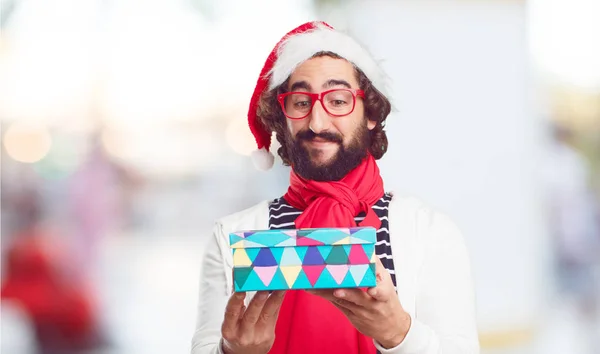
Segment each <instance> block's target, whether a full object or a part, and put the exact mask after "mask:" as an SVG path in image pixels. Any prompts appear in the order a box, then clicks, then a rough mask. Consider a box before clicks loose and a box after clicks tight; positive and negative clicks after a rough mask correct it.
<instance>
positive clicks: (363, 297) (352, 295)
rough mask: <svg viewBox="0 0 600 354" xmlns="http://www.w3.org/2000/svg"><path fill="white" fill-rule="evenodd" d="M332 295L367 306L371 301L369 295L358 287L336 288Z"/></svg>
mask: <svg viewBox="0 0 600 354" xmlns="http://www.w3.org/2000/svg"><path fill="white" fill-rule="evenodd" d="M333 296H334V297H335V298H336V299H338V300H345V301H348V302H351V303H353V304H355V305H357V306H362V307H368V306H369V305H370V304H371V302H373V299H372V298H371V296H369V294H367V293H365V292H364V291H362V290H360V289H336V290H335V291H334V292H333Z"/></svg>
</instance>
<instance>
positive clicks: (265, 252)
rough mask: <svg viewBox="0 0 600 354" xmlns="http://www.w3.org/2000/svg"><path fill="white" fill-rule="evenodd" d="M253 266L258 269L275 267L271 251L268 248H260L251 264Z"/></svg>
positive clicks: (275, 263) (275, 262)
mask: <svg viewBox="0 0 600 354" xmlns="http://www.w3.org/2000/svg"><path fill="white" fill-rule="evenodd" d="M252 264H253V265H254V266H258V267H268V266H276V265H277V261H276V260H275V257H273V253H271V249H269V248H261V249H260V251H259V252H258V255H256V258H255V259H254V262H252Z"/></svg>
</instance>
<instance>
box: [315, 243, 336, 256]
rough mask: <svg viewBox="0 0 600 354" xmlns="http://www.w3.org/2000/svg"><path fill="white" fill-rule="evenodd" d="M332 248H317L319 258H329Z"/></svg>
mask: <svg viewBox="0 0 600 354" xmlns="http://www.w3.org/2000/svg"><path fill="white" fill-rule="evenodd" d="M332 248H333V246H328V245H327V246H318V247H317V249H318V250H319V252H321V256H323V259H327V256H329V253H330V252H331V249H332Z"/></svg>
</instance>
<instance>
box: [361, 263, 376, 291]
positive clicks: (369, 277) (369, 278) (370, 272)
mask: <svg viewBox="0 0 600 354" xmlns="http://www.w3.org/2000/svg"><path fill="white" fill-rule="evenodd" d="M376 285H377V280H376V279H375V264H372V263H371V264H369V269H367V271H366V272H365V275H364V276H363V278H362V281H361V282H360V284H359V286H360V287H372V286H376Z"/></svg>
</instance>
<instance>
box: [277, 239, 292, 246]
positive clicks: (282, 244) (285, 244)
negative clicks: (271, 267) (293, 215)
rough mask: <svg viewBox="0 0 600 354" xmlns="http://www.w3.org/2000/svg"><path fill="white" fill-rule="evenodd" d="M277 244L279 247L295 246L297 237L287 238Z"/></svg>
mask: <svg viewBox="0 0 600 354" xmlns="http://www.w3.org/2000/svg"><path fill="white" fill-rule="evenodd" d="M275 246H277V247H286V246H289V247H293V246H296V239H295V238H286V239H285V240H283V241H281V242H279V243H278V244H276V245H275Z"/></svg>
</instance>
